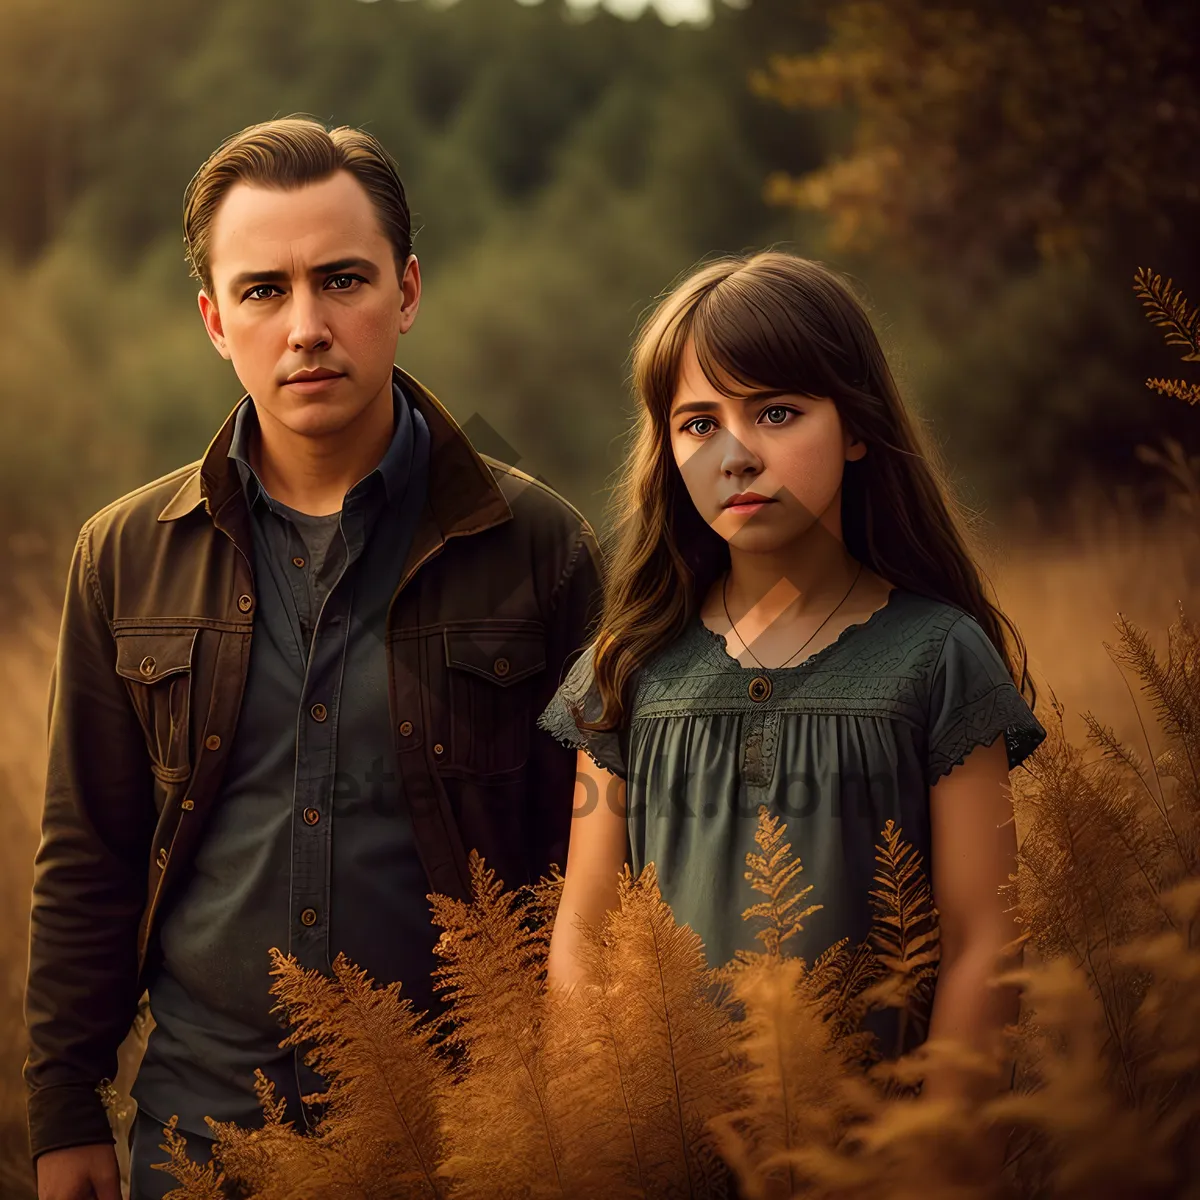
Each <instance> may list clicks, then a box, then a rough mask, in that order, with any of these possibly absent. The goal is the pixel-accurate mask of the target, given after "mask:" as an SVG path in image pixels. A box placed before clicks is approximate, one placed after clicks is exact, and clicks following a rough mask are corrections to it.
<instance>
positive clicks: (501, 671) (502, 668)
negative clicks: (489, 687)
mask: <svg viewBox="0 0 1200 1200" xmlns="http://www.w3.org/2000/svg"><path fill="white" fill-rule="evenodd" d="M492 670H493V671H495V672H496V674H497V675H507V674H508V659H507V658H498V659H496V661H495V662H494V663H492Z"/></svg>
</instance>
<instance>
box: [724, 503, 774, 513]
mask: <svg viewBox="0 0 1200 1200" xmlns="http://www.w3.org/2000/svg"><path fill="white" fill-rule="evenodd" d="M774 503H775V501H774V500H747V501H746V503H745V504H727V505H726V506H725V511H726V512H736V513H752V512H758V510H759V509H760V508H765V507H766V506H767V505H768V504H774Z"/></svg>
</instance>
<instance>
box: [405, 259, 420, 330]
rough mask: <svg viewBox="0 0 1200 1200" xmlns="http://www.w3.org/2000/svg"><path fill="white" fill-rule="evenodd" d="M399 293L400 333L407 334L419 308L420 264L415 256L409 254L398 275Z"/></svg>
mask: <svg viewBox="0 0 1200 1200" xmlns="http://www.w3.org/2000/svg"><path fill="white" fill-rule="evenodd" d="M400 292H401V294H402V295H403V297H404V303H403V306H402V307H401V310H400V332H401V333H407V332H408V331H409V330H410V329H411V328H412V324H413V322H414V321H415V320H416V319H417V309H418V308H420V306H421V264H420V263H418V262H417V256H416V255H415V254H410V255H409V256H408V261H407V262H406V263H405V264H404V271H403V272H402V273H401V275H400Z"/></svg>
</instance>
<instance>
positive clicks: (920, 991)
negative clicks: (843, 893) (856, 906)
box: [864, 820, 941, 1053]
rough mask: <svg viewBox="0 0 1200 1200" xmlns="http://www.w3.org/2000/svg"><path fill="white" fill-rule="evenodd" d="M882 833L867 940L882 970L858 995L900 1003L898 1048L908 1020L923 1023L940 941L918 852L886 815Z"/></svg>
mask: <svg viewBox="0 0 1200 1200" xmlns="http://www.w3.org/2000/svg"><path fill="white" fill-rule="evenodd" d="M882 834H883V843H882V844H880V845H877V846H876V851H877V853H876V855H875V861H876V862H877V863H879V870H878V871H877V872H876V873H875V882H876V884H877V885H878V886H877V887H876V888H874V889H873V890H872V891H871V893H870V897H871V907H872V908H873V909H874V914H875V915H874V920H873V922H872V928H871V941H872V943H873V944H874V947H875V950H876V953H877V955H878V957H879V961H880V963H881V964H882V965H883V966H884V967H886V968H887V970H888V975H887V976H886V977H885V978H884V979H882V980H881V981H880V982H878V983H876V984H873V985H872V986H871V987H870V988H869V989H868V990H867V992H866V993H865V995H864V999H868V1000H870V1001H872V1002H875V1003H877V1004H879V1005H881V1006H882V1007H886V1008H899V1009H901V1014H900V1022H899V1033H898V1046H897V1053H899V1052H900V1050H901V1049H902V1047H903V1046H904V1044H905V1031H906V1026H907V1024H908V1022H909V1021H910V1020H911V1021H912V1022H913V1024H914V1025H915V1026H916V1028H918V1029H924V1028H925V1027H926V1025H927V1023H928V1019H929V1009H930V1007H931V1005H932V1002H933V985H934V983H935V981H936V977H937V963H938V961H939V959H940V957H941V947H940V944H939V928H938V921H937V909H936V908H935V907H934V904H933V894H932V892H931V891H930V887H929V881H928V880H927V879H926V877H925V875H924V872H923V871H922V870H921V864H920V856H919V855H918V854H917V852H916V850H915V849H914V847H913V846H911V845H910V844H909V843H908V842H905V841H904V840H903V838H902V837H901V836H900V830H899V828H898V827H897V826H896V824H895V822H893V821H891V820H889V821H888V822H887V823H886V824H885V825H884V827H883V830H882Z"/></svg>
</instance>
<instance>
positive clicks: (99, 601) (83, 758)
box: [24, 525, 154, 1159]
mask: <svg viewBox="0 0 1200 1200" xmlns="http://www.w3.org/2000/svg"><path fill="white" fill-rule="evenodd" d="M115 659H116V646H115V642H114V639H113V636H112V630H111V627H110V625H109V621H108V617H107V615H106V611H105V607H104V601H103V596H102V594H101V589H100V585H99V582H98V580H97V575H96V570H95V566H94V564H93V561H92V557H91V537H90V530H89V526H88V525H85V526H84V527H83V529H82V530H81V532H80V535H79V540H78V541H77V542H76V545H75V550H74V553H73V555H72V558H71V567H70V573H69V577H68V583H67V591H66V599H65V603H64V607H63V615H62V624H61V628H60V632H59V642H58V653H57V656H56V660H55V663H54V669H53V673H52V675H51V680H50V697H49V757H48V762H47V771H46V792H45V806H44V809H43V815H42V831H41V843H40V845H39V847H38V851H37V857H36V859H35V863H34V883H33V904H32V910H31V917H30V948H29V975H28V980H27V985H26V991H25V1019H26V1024H27V1026H28V1032H29V1056H28V1059H27V1060H26V1063H25V1071H24V1074H25V1082H26V1086H27V1089H28V1114H29V1140H30V1148H31V1151H32V1154H33V1157H34V1158H35V1159H36V1158H37V1157H38V1155H40V1154H43V1153H45V1152H46V1151H48V1150H56V1149H62V1148H64V1147H67V1146H78V1145H87V1144H89V1143H96V1142H108V1141H111V1140H112V1133H111V1129H110V1126H109V1123H108V1117H107V1114H106V1113H105V1111H104V1105H103V1102H102V1100H101V1098H100V1096H99V1094H98V1093H97V1090H96V1089H97V1086H98V1085H99V1084H100V1083H101V1081H102V1080H104V1079H112V1078H113V1077H115V1075H116V1068H117V1048H118V1046H119V1045H120V1044H121V1041H122V1040H123V1039H124V1037H125V1035H126V1034H127V1033H128V1032H129V1028H130V1025H131V1024H132V1022H133V1018H134V1015H135V1012H136V1009H137V1002H138V996H139V988H138V951H137V936H138V924H139V921H140V918H141V915H142V910H143V907H144V905H145V900H146V880H147V865H148V862H149V850H150V845H151V841H152V838H153V831H154V800H153V777H152V774H151V770H150V760H149V755H148V753H147V751H146V746H145V741H144V739H143V736H142V731H141V726H140V724H139V722H138V719H137V715H136V713H135V712H134V709H133V706H132V703H131V701H130V698H129V696H128V694H127V693H126V690H125V685H124V684H123V682H122V680H121V678H120V677H119V676H118V675H117V674H116V670H115Z"/></svg>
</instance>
